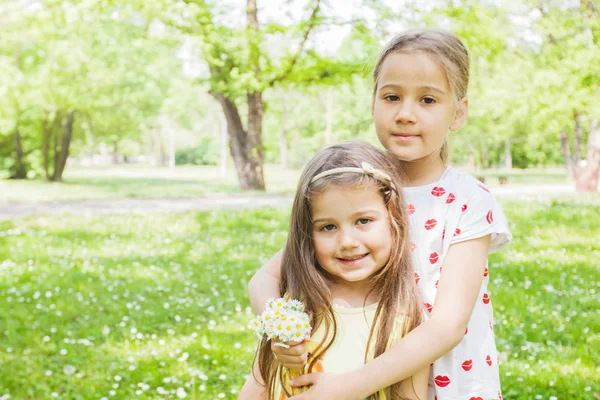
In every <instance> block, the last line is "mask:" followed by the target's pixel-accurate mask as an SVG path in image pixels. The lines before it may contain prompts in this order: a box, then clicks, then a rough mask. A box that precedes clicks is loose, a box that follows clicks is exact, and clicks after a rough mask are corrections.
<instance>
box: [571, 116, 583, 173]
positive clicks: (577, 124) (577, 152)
mask: <svg viewBox="0 0 600 400" xmlns="http://www.w3.org/2000/svg"><path fill="white" fill-rule="evenodd" d="M574 120H575V151H574V155H573V161H574V162H575V165H577V164H579V161H581V117H580V116H579V114H575V117H574Z"/></svg>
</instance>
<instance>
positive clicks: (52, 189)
mask: <svg viewBox="0 0 600 400" xmlns="http://www.w3.org/2000/svg"><path fill="white" fill-rule="evenodd" d="M474 174H475V175H477V176H482V177H485V183H486V184H487V185H489V186H496V185H498V177H499V176H504V177H507V178H508V183H509V184H510V185H530V184H548V183H558V184H564V183H566V172H565V171H564V168H562V169H561V168H555V169H543V170H542V169H528V170H513V171H510V172H506V171H502V170H491V169H490V170H483V171H476V172H474ZM299 176H300V171H299V170H282V169H281V168H280V167H279V165H274V164H267V165H265V181H266V185H267V191H268V193H272V194H279V193H293V192H294V190H295V189H296V184H297V182H298V177H299ZM223 193H229V194H235V193H240V188H239V185H238V180H237V175H236V174H235V170H234V169H233V167H230V168H229V170H228V171H227V174H226V176H224V177H222V176H221V172H220V170H219V168H218V167H214V166H178V167H175V168H173V169H169V168H164V167H149V166H140V165H119V166H109V167H78V166H69V167H68V168H67V170H66V171H65V176H64V182H63V183H50V182H46V181H43V180H31V181H11V180H6V179H0V203H6V202H15V203H28V202H29V203H30V202H47V201H61V200H92V199H93V200H97V199H114V198H164V197H196V196H205V195H211V194H223Z"/></svg>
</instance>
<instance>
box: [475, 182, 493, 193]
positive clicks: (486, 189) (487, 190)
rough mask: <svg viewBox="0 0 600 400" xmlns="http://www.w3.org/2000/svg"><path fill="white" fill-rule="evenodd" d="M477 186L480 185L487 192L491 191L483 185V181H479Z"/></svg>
mask: <svg viewBox="0 0 600 400" xmlns="http://www.w3.org/2000/svg"><path fill="white" fill-rule="evenodd" d="M477 186H479V187H480V188H482V189H483V190H485V191H486V192H488V193H490V189H488V188H486V187H485V186H483V185H482V184H481V183H478V184H477Z"/></svg>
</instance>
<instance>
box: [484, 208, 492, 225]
mask: <svg viewBox="0 0 600 400" xmlns="http://www.w3.org/2000/svg"><path fill="white" fill-rule="evenodd" d="M485 220H486V221H487V223H488V224H491V223H492V222H494V215H493V214H492V211H491V210H490V211H488V213H487V215H486V216H485Z"/></svg>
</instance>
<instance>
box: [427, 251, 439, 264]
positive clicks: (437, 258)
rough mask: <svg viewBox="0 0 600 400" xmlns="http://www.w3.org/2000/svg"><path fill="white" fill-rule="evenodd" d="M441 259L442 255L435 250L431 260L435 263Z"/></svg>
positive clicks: (430, 257)
mask: <svg viewBox="0 0 600 400" xmlns="http://www.w3.org/2000/svg"><path fill="white" fill-rule="evenodd" d="M439 259H440V255H439V254H438V253H436V252H435V251H434V252H433V253H431V254H430V255H429V262H430V263H431V264H435V263H436V262H438V260H439Z"/></svg>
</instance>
